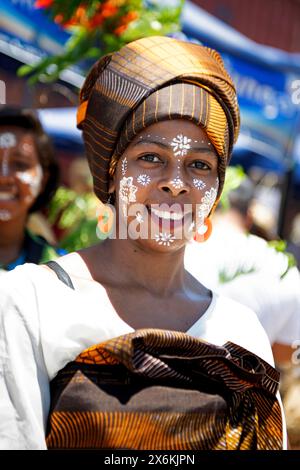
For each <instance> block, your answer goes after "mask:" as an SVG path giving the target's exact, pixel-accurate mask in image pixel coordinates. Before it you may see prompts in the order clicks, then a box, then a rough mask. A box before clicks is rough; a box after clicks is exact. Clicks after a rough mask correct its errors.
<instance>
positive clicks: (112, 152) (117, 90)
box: [77, 36, 240, 202]
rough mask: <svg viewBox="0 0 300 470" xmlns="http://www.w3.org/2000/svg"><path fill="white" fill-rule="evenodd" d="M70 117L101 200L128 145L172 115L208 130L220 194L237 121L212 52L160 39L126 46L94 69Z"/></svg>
mask: <svg viewBox="0 0 300 470" xmlns="http://www.w3.org/2000/svg"><path fill="white" fill-rule="evenodd" d="M77 116H78V118H77V122H78V127H79V128H80V129H82V130H83V138H84V142H85V147H86V153H87V157H88V161H89V164H90V168H91V172H92V175H93V178H94V189H95V192H96V194H97V196H98V197H99V198H100V199H101V200H102V201H103V202H106V201H107V199H108V192H107V190H108V177H109V172H110V174H112V173H113V171H114V168H115V166H116V163H117V161H118V159H119V157H120V155H121V154H122V153H123V151H124V150H125V148H126V146H127V145H128V142H130V141H131V140H132V138H133V137H134V136H135V135H136V134H137V133H138V132H140V131H141V130H142V129H143V128H144V127H146V126H149V125H150V124H152V123H154V122H158V121H162V120H166V119H175V118H177V119H178V118H184V119H190V120H192V121H193V122H195V123H196V124H198V125H199V126H201V127H202V128H204V129H205V131H206V132H207V135H208V137H209V138H210V140H211V142H212V144H213V145H214V147H215V150H216V152H217V154H218V156H219V163H220V166H219V180H220V187H219V194H220V193H221V190H222V187H223V182H224V176H225V175H224V173H225V166H226V164H227V163H228V161H229V158H230V155H231V150H232V146H233V143H234V142H235V141H236V139H237V136H238V133H239V124H240V118H239V109H238V105H237V97H236V91H235V87H234V85H233V82H232V80H231V78H230V76H229V75H228V73H227V72H226V70H225V68H224V65H223V62H222V59H221V57H220V55H219V54H218V53H217V52H216V51H214V50H212V49H209V48H207V47H204V46H199V45H198V44H193V43H188V42H183V41H178V40H176V39H172V38H167V37H159V36H156V37H150V38H143V39H139V40H137V41H134V42H132V43H130V44H127V45H126V46H124V47H123V48H122V49H121V50H120V51H118V52H115V53H113V54H111V55H109V56H105V57H104V58H102V59H101V60H100V61H98V62H97V63H96V64H95V65H94V67H93V68H92V70H91V72H90V73H89V75H88V76H87V78H86V81H85V83H84V85H83V87H82V90H81V105H80V106H79V109H78V115H77Z"/></svg>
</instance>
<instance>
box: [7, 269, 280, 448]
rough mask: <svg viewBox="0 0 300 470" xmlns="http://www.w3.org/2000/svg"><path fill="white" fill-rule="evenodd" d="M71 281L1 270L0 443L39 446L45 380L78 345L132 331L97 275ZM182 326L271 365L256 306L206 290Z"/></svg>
mask: <svg viewBox="0 0 300 470" xmlns="http://www.w3.org/2000/svg"><path fill="white" fill-rule="evenodd" d="M69 274H70V273H69ZM71 278H72V276H71ZM72 281H73V283H74V286H75V290H72V289H70V288H69V287H68V286H66V285H65V284H64V283H63V282H61V281H60V280H59V279H58V278H57V277H56V275H55V274H54V273H52V272H50V271H49V270H48V269H46V268H44V267H41V266H37V265H35V264H26V265H23V266H20V267H18V268H16V269H15V270H13V271H11V272H9V273H6V274H5V275H2V276H1V279H0V322H1V324H0V362H1V368H0V449H46V444H45V429H46V423H47V417H48V413H49V405H50V391H49V381H51V380H52V379H53V378H54V377H55V375H56V374H57V372H58V371H59V370H60V369H62V368H63V367H64V366H65V365H66V364H67V363H68V362H70V361H72V360H74V359H75V358H76V356H77V355H78V354H79V353H81V352H82V351H83V350H84V349H86V348H88V347H90V346H92V345H94V344H97V343H100V342H102V341H105V340H108V339H110V338H113V337H116V336H119V335H122V334H126V333H130V332H132V331H134V330H133V328H131V327H130V326H129V325H128V324H127V323H125V322H124V321H123V320H122V319H121V318H120V316H119V315H118V314H117V312H116V311H115V310H114V308H113V306H112V304H111V303H110V300H109V298H108V296H107V294H106V290H105V289H104V288H103V287H102V286H101V285H100V284H99V283H97V282H95V281H94V282H90V281H87V282H88V283H89V286H88V289H87V290H86V289H84V288H82V285H81V287H80V288H77V287H78V286H77V287H76V279H73V278H72ZM187 333H188V334H190V335H192V336H194V337H198V338H201V339H204V340H206V341H208V342H210V343H213V344H216V345H223V344H224V343H226V341H232V342H233V343H236V344H239V345H240V346H242V347H244V348H246V349H248V350H249V351H252V352H253V353H255V354H257V355H258V356H260V357H261V358H262V359H264V360H265V361H267V362H269V363H270V364H271V365H274V362H273V356H272V351H271V347H270V344H269V341H268V338H267V336H266V333H265V332H264V330H263V328H262V326H261V324H260V323H259V321H258V319H257V317H256V315H255V313H254V312H253V311H252V310H250V309H248V308H247V307H245V306H243V305H241V304H239V303H237V302H235V301H233V300H231V299H227V298H225V297H222V296H220V295H217V294H213V298H212V302H211V304H210V306H209V307H208V309H207V310H206V312H205V313H204V314H203V315H202V316H201V318H200V319H199V320H198V321H196V323H195V324H194V325H193V326H192V327H191V328H190V329H189V330H188V331H187ZM283 420H284V416H283ZM285 434H286V433H285V423H284V435H285ZM285 440H286V439H285ZM284 448H286V442H285V443H284Z"/></svg>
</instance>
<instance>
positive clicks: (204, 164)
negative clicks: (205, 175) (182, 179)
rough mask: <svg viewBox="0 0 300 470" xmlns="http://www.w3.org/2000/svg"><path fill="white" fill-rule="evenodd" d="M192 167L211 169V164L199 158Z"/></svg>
mask: <svg viewBox="0 0 300 470" xmlns="http://www.w3.org/2000/svg"><path fill="white" fill-rule="evenodd" d="M191 166H192V168H197V170H210V166H209V165H207V163H205V162H202V161H201V160H197V161H195V162H193V163H192V164H191Z"/></svg>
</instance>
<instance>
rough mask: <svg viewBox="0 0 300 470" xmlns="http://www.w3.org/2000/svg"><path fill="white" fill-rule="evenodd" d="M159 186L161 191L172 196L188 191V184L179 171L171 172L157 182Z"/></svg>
mask: <svg viewBox="0 0 300 470" xmlns="http://www.w3.org/2000/svg"><path fill="white" fill-rule="evenodd" d="M159 188H160V189H161V190H162V191H165V192H167V193H170V194H172V196H178V195H180V194H185V193H188V192H189V185H188V183H187V182H186V179H185V178H184V177H183V176H182V175H181V174H180V173H179V172H176V173H173V174H172V175H170V176H169V177H168V178H167V179H164V180H162V181H161V183H160V184H159Z"/></svg>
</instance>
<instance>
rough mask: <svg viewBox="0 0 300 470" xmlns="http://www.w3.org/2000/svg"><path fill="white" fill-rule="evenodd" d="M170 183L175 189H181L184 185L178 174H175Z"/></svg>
mask: <svg viewBox="0 0 300 470" xmlns="http://www.w3.org/2000/svg"><path fill="white" fill-rule="evenodd" d="M171 184H172V185H173V186H174V188H175V189H181V188H183V186H184V184H183V182H182V180H181V179H180V178H179V176H176V178H174V179H173V180H172V181H171Z"/></svg>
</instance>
